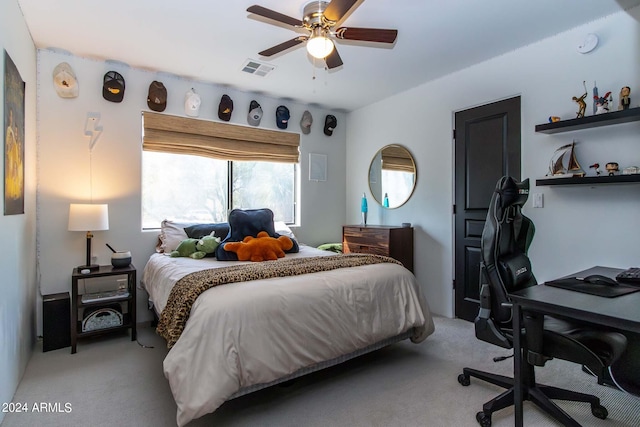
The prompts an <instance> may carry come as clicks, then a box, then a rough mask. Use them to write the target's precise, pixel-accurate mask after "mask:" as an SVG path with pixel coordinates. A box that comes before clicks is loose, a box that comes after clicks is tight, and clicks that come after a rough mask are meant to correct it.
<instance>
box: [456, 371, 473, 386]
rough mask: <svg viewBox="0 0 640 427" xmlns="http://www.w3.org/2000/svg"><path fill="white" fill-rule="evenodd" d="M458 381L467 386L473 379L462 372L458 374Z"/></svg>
mask: <svg viewBox="0 0 640 427" xmlns="http://www.w3.org/2000/svg"><path fill="white" fill-rule="evenodd" d="M458 382H459V383H460V384H462V385H463V386H465V387H466V386H468V385H469V384H471V379H469V377H468V376H467V375H465V374H460V375H458Z"/></svg>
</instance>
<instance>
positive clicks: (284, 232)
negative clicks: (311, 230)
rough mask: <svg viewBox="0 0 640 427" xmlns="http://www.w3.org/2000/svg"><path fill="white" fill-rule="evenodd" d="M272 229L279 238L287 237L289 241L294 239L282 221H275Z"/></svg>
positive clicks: (293, 235)
mask: <svg viewBox="0 0 640 427" xmlns="http://www.w3.org/2000/svg"><path fill="white" fill-rule="evenodd" d="M273 227H274V228H275V229H276V233H278V234H279V235H281V236H287V237H288V238H290V239H295V238H296V235H295V234H293V231H291V229H290V228H289V226H288V225H287V224H285V223H284V222H283V221H275V222H274V223H273Z"/></svg>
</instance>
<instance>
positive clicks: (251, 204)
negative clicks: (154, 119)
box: [142, 151, 297, 229]
mask: <svg viewBox="0 0 640 427" xmlns="http://www.w3.org/2000/svg"><path fill="white" fill-rule="evenodd" d="M296 172H297V168H296V165H295V164H293V163H276V162H229V161H225V160H218V159H211V158H208V157H201V156H191V155H185V154H171V153H159V152H152V151H144V152H143V154H142V228H145V229H148V228H158V227H159V226H160V222H161V221H162V220H163V219H166V218H170V219H173V220H176V221H183V222H203V223H206V222H224V221H226V220H227V214H228V210H229V208H231V209H234V208H243V209H254V208H269V209H271V210H272V211H273V213H274V216H275V219H276V220H277V221H284V222H286V223H289V224H291V223H294V222H295V219H296V218H295V206H296V191H295V189H296V185H295V183H296ZM229 182H232V183H233V185H232V186H231V187H229Z"/></svg>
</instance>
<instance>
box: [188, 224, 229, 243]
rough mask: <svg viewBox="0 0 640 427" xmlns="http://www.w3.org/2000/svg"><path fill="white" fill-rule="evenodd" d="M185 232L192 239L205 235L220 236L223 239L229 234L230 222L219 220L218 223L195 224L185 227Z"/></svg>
mask: <svg viewBox="0 0 640 427" xmlns="http://www.w3.org/2000/svg"><path fill="white" fill-rule="evenodd" d="M184 231H185V233H187V236H188V237H189V238H191V239H202V238H203V237H204V236H210V235H212V234H211V233H213V236H214V237H219V238H220V240H223V239H224V238H226V237H227V235H228V234H229V223H228V222H219V223H216V224H194V225H191V226H189V227H185V228H184Z"/></svg>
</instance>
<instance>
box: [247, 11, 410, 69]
mask: <svg viewBox="0 0 640 427" xmlns="http://www.w3.org/2000/svg"><path fill="white" fill-rule="evenodd" d="M358 2H359V0H331V1H329V2H326V1H313V2H311V3H309V4H307V5H306V6H305V7H304V9H303V14H304V16H303V17H302V20H299V19H296V18H292V17H290V16H287V15H283V14H282V13H279V12H276V11H273V10H271V9H267V8H266V7H262V6H257V5H254V6H250V7H249V8H248V9H247V12H250V13H254V14H256V15H260V16H262V17H265V18H269V19H272V20H274V21H278V22H281V23H284V24H287V25H291V26H293V27H295V28H296V29H304V30H307V31H308V32H309V34H308V35H302V36H298V37H295V38H293V39H291V40H288V41H286V42H284V43H280V44H279V45H276V46H273V47H271V48H269V49H266V50H263V51H262V52H259V55H262V56H272V55H275V54H276V53H279V52H282V51H284V50H287V49H289V48H291V47H294V46H297V45H299V44H301V43H304V42H306V43H307V51H308V52H309V54H310V55H311V56H313V57H315V58H318V59H323V58H324V60H325V62H326V64H327V68H330V69H331V68H336V67H339V66H341V65H342V64H343V63H342V59H341V58H340V54H338V50H337V49H336V47H335V45H334V43H333V40H332V39H343V40H356V41H367V42H376V43H389V44H393V43H394V42H395V41H396V37H397V36H398V30H387V29H381V28H354V27H339V28H337V29H335V30H334V28H333V27H335V26H336V25H337V24H338V22H340V20H341V19H342V18H343V17H344V16H345V15H346V14H347V12H349V11H350V10H351V9H352V8H354V6H355V4H356V3H358Z"/></svg>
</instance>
